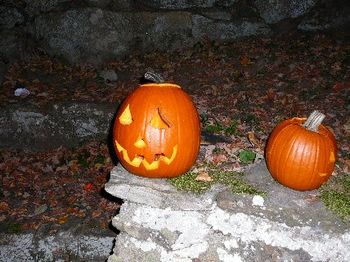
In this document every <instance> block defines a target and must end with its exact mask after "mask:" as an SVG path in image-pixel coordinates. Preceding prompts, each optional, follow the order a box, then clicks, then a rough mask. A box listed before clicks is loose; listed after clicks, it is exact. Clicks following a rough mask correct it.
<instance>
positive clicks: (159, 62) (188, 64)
mask: <svg viewBox="0 0 350 262" xmlns="http://www.w3.org/2000/svg"><path fill="white" fill-rule="evenodd" d="M147 70H153V71H155V72H158V73H160V74H161V75H162V76H163V77H164V78H165V79H166V81H169V82H175V83H177V84H179V85H180V86H182V88H183V89H184V90H185V91H186V92H188V93H189V94H190V95H191V97H192V98H193V101H194V103H195V104H196V106H197V108H198V111H199V113H200V116H201V121H202V129H203V130H204V131H206V132H209V133H215V134H219V135H221V136H224V137H227V138H229V140H230V143H229V144H230V147H229V148H230V149H231V150H233V152H236V151H237V152H238V151H239V149H249V150H251V151H254V152H257V153H262V152H263V150H264V147H265V144H266V140H267V138H268V135H269V134H270V132H271V131H272V129H273V128H274V127H275V126H276V125H277V124H278V123H279V122H280V121H282V120H284V119H287V118H291V117H295V116H299V117H305V116H307V115H309V114H310V113H311V112H312V111H313V110H316V109H317V110H319V111H321V112H323V113H324V114H325V115H326V118H325V120H324V124H325V125H327V126H328V127H329V128H330V129H331V130H332V131H333V132H334V134H335V136H336V139H337V143H338V159H337V164H336V170H335V172H334V173H333V176H334V177H337V176H338V177H339V176H349V174H350V41H349V39H347V38H343V37H337V36H335V35H327V34H298V35H288V36H283V37H278V36H274V37H265V38H247V39H242V40H240V41H237V42H235V43H226V44H225V43H220V44H219V43H216V42H211V41H203V42H199V43H197V44H196V45H194V46H193V48H191V49H187V50H181V51H178V52H174V53H160V52H154V53H150V54H146V55H137V54H136V55H133V56H130V57H127V58H125V59H121V60H116V61H110V62H108V63H106V64H105V65H103V66H102V67H101V68H94V67H92V66H90V65H79V66H71V65H68V64H65V63H63V62H60V61H59V60H58V59H55V58H52V57H51V58H50V57H49V56H47V55H46V54H44V53H43V52H42V51H41V50H39V49H38V50H35V51H33V53H32V54H31V55H30V56H29V57H28V58H27V59H26V60H23V61H19V62H17V63H15V64H12V65H11V66H10V67H9V69H8V71H7V73H6V75H5V81H4V82H3V84H2V86H1V92H0V105H1V107H2V108H3V107H6V106H7V105H9V104H14V103H16V104H21V103H30V104H33V105H36V106H38V107H43V108H45V106H47V105H49V104H51V103H54V102H62V101H68V100H69V101H77V102H81V101H85V102H100V103H117V102H118V101H120V100H122V99H123V98H124V97H126V96H127V94H129V93H130V92H131V91H132V90H133V89H134V88H135V87H136V86H137V85H138V84H139V81H140V77H141V76H142V75H143V74H144V73H145V72H146V71H147ZM113 71H114V72H115V73H116V74H117V79H114V80H115V81H110V80H109V79H107V78H106V77H105V76H104V75H105V74H104V73H105V72H113ZM17 88H26V89H27V90H29V91H30V94H29V95H28V96H25V97H24V96H19V97H16V96H14V91H15V90H16V89H17ZM106 121H109V120H106ZM248 134H250V135H251V134H253V138H254V143H252V140H251V139H250V140H249V139H248V138H247V136H248ZM250 138H251V137H250ZM219 151H220V150H218V151H216V155H215V156H211V158H210V159H207V160H208V161H210V162H213V163H214V164H215V165H222V164H225V162H230V163H231V164H232V165H234V166H235V168H236V169H237V168H240V166H241V165H242V163H240V161H239V158H233V159H232V157H231V156H230V154H226V153H227V152H226V153H222V152H221V153H220V152H219ZM217 152H219V153H217ZM113 165H114V163H113V161H112V157H111V152H110V151H109V150H108V147H107V145H106V143H105V142H104V141H92V142H90V143H88V144H85V145H82V146H81V147H78V148H74V149H69V148H63V147H61V148H58V149H55V150H52V151H48V152H23V151H22V152H20V151H15V150H10V149H1V150H0V173H1V181H0V183H1V185H0V227H1V230H2V231H5V232H12V233H16V232H22V231H26V230H38V229H39V228H40V227H42V226H47V225H49V226H50V230H51V231H52V232H55V231H57V230H59V229H60V228H61V227H63V226H64V225H66V224H67V223H69V221H76V220H77V219H78V220H79V221H85V222H86V223H88V224H91V225H92V226H95V227H98V228H105V229H107V228H108V226H109V222H110V218H111V216H112V215H113V214H114V213H115V212H116V210H117V209H118V207H119V206H120V204H121V202H120V201H119V202H118V201H117V202H115V201H113V200H112V199H110V198H109V197H107V196H106V194H105V193H104V192H103V185H104V183H105V182H106V181H107V179H108V174H109V171H110V170H111V169H112V167H113ZM349 190H350V189H349ZM346 194H347V195H348V197H350V192H346Z"/></svg>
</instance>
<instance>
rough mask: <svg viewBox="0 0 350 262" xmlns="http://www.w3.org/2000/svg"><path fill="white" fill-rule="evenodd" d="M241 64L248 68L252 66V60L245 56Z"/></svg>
mask: <svg viewBox="0 0 350 262" xmlns="http://www.w3.org/2000/svg"><path fill="white" fill-rule="evenodd" d="M239 63H240V64H241V65H242V66H248V65H250V64H252V61H251V60H250V58H249V57H247V56H243V57H241V59H240V60H239Z"/></svg>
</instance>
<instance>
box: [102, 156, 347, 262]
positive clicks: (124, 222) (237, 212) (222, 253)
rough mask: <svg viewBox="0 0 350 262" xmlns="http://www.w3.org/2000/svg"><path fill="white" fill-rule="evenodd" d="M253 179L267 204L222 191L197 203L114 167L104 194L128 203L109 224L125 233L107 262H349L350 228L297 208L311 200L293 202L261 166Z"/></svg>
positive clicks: (313, 209) (314, 209) (315, 209)
mask: <svg viewBox="0 0 350 262" xmlns="http://www.w3.org/2000/svg"><path fill="white" fill-rule="evenodd" d="M251 172H253V173H254V174H252V173H251ZM262 176H263V177H262ZM252 177H254V178H255V179H256V180H258V181H259V182H261V181H263V182H262V183H265V184H266V186H265V188H263V189H265V190H267V196H264V198H263V197H261V196H249V195H236V194H232V193H231V192H230V191H228V190H227V188H225V187H220V186H219V187H214V188H213V189H211V190H210V191H209V192H208V193H206V194H205V195H204V196H205V197H203V196H197V195H192V194H190V193H183V192H181V191H178V190H176V189H175V188H174V187H172V186H171V185H170V184H169V183H168V182H167V181H166V180H164V179H147V178H141V177H137V176H134V175H131V174H129V173H128V172H126V171H125V170H124V169H123V168H122V167H115V168H114V169H113V170H112V173H111V179H110V181H109V182H108V183H107V184H106V189H107V191H108V192H109V193H111V194H112V195H114V196H117V197H119V198H122V199H123V200H124V201H125V202H124V204H123V205H122V206H121V210H120V212H119V214H118V215H117V216H115V217H114V218H113V220H112V224H113V225H114V226H115V227H116V228H117V229H119V230H120V232H121V233H120V234H119V235H118V236H117V237H116V242H115V247H114V253H113V255H111V256H110V257H109V259H108V261H110V262H114V261H126V260H127V259H128V257H130V256H133V257H135V259H136V260H135V261H141V262H142V261H164V262H165V261H166V262H168V261H184V262H185V261H186V262H187V261H188V262H192V261H194V260H196V259H198V260H199V261H227V262H232V261H237V262H238V261H271V260H273V261H350V250H349V249H348V247H349V246H350V230H349V223H347V222H343V221H341V220H340V219H338V218H336V217H335V216H334V215H332V214H331V213H329V212H328V211H327V210H325V209H324V207H323V206H322V205H314V204H312V205H311V204H310V203H309V204H308V205H307V204H305V205H299V204H296V203H297V202H298V201H297V200H300V199H304V198H305V195H306V194H308V192H294V191H293V194H291V193H290V191H291V190H290V189H286V188H284V187H282V186H281V185H279V184H277V183H276V182H274V181H273V179H272V178H271V176H270V175H269V174H268V173H267V170H266V166H265V165H264V164H263V163H261V164H258V165H257V166H254V167H253V168H252V170H251V171H249V172H248V175H247V178H248V179H252ZM130 191H131V192H132V193H129V192H130ZM150 192H151V193H150ZM270 192H271V193H270ZM276 192H278V194H277V193H276ZM144 193H145V194H144ZM143 195H145V196H146V197H145V199H148V200H151V201H148V202H147V201H146V200H145V199H144V198H143V197H142V196H143ZM149 196H153V198H149ZM169 196H171V199H173V200H174V199H175V200H176V199H181V201H182V202H177V201H170V200H169ZM179 196H181V197H179ZM184 196H185V197H184ZM276 196H277V197H284V198H285V199H288V202H287V201H280V202H278V201H277V199H274V198H275V197H276ZM196 198H198V199H200V200H201V201H202V208H200V206H199V202H198V200H197V202H196V204H194V205H193V203H192V202H194V201H196V200H195V199H196ZM154 199H155V202H153V200H154ZM186 199H187V201H188V202H190V203H191V204H187V205H186V204H184V203H185V201H186ZM238 202H242V203H243V205H238ZM182 206H184V207H185V208H182ZM189 206H192V207H193V208H192V209H189V208H188V207H189ZM310 216H311V217H312V219H311V218H310Z"/></svg>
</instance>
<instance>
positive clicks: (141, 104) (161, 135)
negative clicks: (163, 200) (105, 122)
mask: <svg viewBox="0 0 350 262" xmlns="http://www.w3.org/2000/svg"><path fill="white" fill-rule="evenodd" d="M113 138H114V145H115V149H116V154H117V156H118V158H119V160H120V162H121V163H122V165H123V166H124V167H125V168H126V169H127V170H128V171H129V172H131V173H133V174H136V175H139V176H145V177H158V178H159V177H175V176H179V175H181V174H183V173H185V172H186V171H188V170H189V169H190V168H191V166H192V165H193V163H194V162H195V160H196V158H197V155H198V151H199V145H200V122H199V117H198V113H197V111H196V108H195V107H194V105H193V103H192V101H191V99H190V97H189V96H188V95H187V94H186V93H185V92H184V91H183V90H182V89H181V87H180V86H178V85H176V84H169V83H149V84H143V85H140V86H139V87H138V88H137V89H136V90H134V92H133V93H131V94H130V95H129V96H128V97H127V98H126V99H125V100H124V102H123V103H122V105H121V107H120V109H119V111H118V113H117V116H116V119H115V123H114V130H113Z"/></svg>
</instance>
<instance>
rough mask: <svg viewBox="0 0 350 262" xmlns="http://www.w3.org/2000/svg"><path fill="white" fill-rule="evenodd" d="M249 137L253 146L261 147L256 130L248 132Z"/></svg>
mask: <svg viewBox="0 0 350 262" xmlns="http://www.w3.org/2000/svg"><path fill="white" fill-rule="evenodd" d="M247 137H248V140H249V142H250V143H251V144H252V146H255V147H257V148H259V149H260V148H261V145H260V142H259V141H258V140H257V139H256V137H255V134H254V132H248V133H247Z"/></svg>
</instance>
